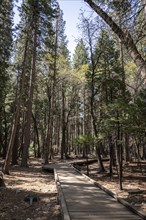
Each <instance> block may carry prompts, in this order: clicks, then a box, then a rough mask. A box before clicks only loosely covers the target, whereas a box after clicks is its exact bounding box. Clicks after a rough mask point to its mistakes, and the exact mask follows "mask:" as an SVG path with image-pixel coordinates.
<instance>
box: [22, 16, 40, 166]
mask: <svg viewBox="0 0 146 220" xmlns="http://www.w3.org/2000/svg"><path fill="white" fill-rule="evenodd" d="M34 19H35V20H34V25H35V29H34V36H33V52H32V53H33V54H32V68H31V75H30V88H29V97H28V106H27V112H26V117H27V118H26V126H25V131H24V145H23V152H22V161H21V166H22V167H27V166H28V165H27V160H28V149H29V145H30V128H31V117H32V101H33V91H34V83H35V75H36V55H37V50H36V49H37V31H38V24H37V17H35V18H34Z"/></svg>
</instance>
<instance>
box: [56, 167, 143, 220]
mask: <svg viewBox="0 0 146 220" xmlns="http://www.w3.org/2000/svg"><path fill="white" fill-rule="evenodd" d="M54 167H55V172H56V174H55V175H56V176H57V180H56V181H59V184H60V190H61V196H63V201H64V202H63V207H64V206H66V207H65V214H64V220H83V219H84V220H87V219H88V220H95V219H96V220H109V219H112V220H140V219H142V218H141V217H139V216H138V215H136V214H134V213H132V212H131V211H129V210H128V209H127V208H126V207H125V206H123V205H122V204H120V203H119V202H117V201H116V200H115V199H114V198H112V197H111V196H109V195H108V194H107V193H105V192H104V191H102V190H101V189H99V188H98V187H97V186H95V185H94V184H93V183H92V182H91V181H89V180H88V179H87V178H85V176H83V175H81V174H79V173H78V172H76V171H75V170H74V168H73V167H71V166H70V165H68V164H67V163H60V164H57V165H56V166H55V165H54Z"/></svg>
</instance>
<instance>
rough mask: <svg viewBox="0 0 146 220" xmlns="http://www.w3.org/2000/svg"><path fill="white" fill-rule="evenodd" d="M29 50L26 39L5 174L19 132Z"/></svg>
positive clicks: (4, 168)
mask: <svg viewBox="0 0 146 220" xmlns="http://www.w3.org/2000/svg"><path fill="white" fill-rule="evenodd" d="M27 48H28V38H27V39H26V43H25V49H24V60H23V69H22V75H21V81H20V92H19V94H20V95H19V98H18V100H17V107H16V112H15V116H14V122H13V125H12V130H11V136H10V141H9V145H8V150H7V155H6V159H5V162H4V167H3V173H4V174H9V165H10V160H11V154H12V150H13V146H14V141H15V136H16V131H17V125H18V122H19V117H20V110H21V102H22V93H23V89H24V79H25V64H26V54H27Z"/></svg>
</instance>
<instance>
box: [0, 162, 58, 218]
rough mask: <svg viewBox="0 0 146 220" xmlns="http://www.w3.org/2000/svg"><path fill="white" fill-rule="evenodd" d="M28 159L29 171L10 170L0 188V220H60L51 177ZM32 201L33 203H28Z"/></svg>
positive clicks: (15, 167) (51, 175) (17, 167)
mask: <svg viewBox="0 0 146 220" xmlns="http://www.w3.org/2000/svg"><path fill="white" fill-rule="evenodd" d="M41 166H42V164H41V160H38V159H31V160H30V165H29V168H26V169H24V168H22V167H20V166H14V167H12V169H11V170H10V175H5V176H4V181H5V184H6V187H5V188H0V220H60V219H61V213H60V205H58V203H57V199H56V198H57V190H56V185H55V181H54V176H53V174H51V173H45V172H43V171H42V169H41ZM32 200H33V201H32Z"/></svg>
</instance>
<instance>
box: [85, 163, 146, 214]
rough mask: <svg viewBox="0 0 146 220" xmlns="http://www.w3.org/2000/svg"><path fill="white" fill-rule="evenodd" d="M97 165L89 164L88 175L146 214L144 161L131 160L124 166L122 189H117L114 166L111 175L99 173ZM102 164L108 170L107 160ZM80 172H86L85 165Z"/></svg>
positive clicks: (145, 169)
mask: <svg viewBox="0 0 146 220" xmlns="http://www.w3.org/2000/svg"><path fill="white" fill-rule="evenodd" d="M97 166H98V165H97V163H94V164H91V165H89V177H90V178H91V179H93V180H95V181H97V182H98V183H99V184H100V185H101V186H103V187H105V188H106V189H108V190H110V191H111V192H112V193H114V194H115V195H116V197H120V198H122V199H124V200H126V201H127V202H128V203H130V204H131V205H132V206H134V208H135V209H136V210H137V211H139V212H142V213H143V214H144V215H146V161H144V162H141V165H140V164H138V163H137V162H133V163H127V164H126V165H125V166H124V168H123V190H120V189H119V181H118V177H117V171H116V168H114V169H113V176H112V177H111V176H110V175H109V173H108V172H105V173H99V172H98V169H97ZM104 166H105V169H106V171H107V170H109V162H104ZM81 172H82V173H84V174H86V166H84V167H82V170H81Z"/></svg>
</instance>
